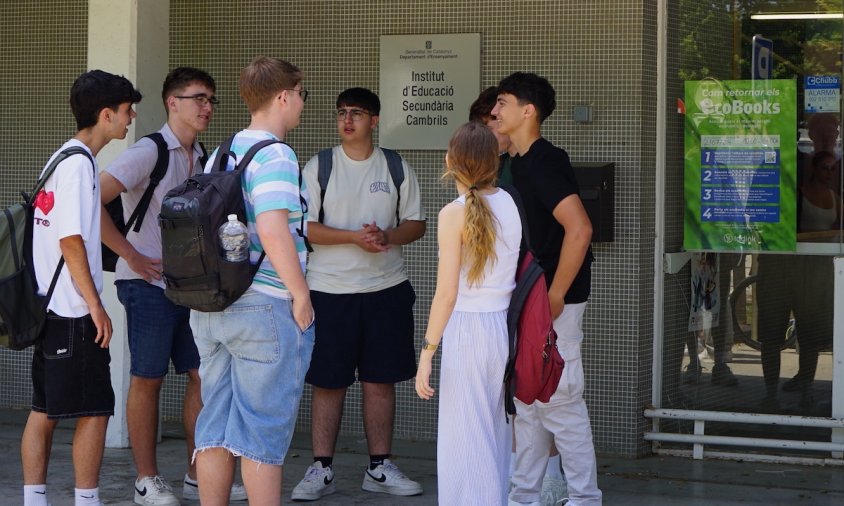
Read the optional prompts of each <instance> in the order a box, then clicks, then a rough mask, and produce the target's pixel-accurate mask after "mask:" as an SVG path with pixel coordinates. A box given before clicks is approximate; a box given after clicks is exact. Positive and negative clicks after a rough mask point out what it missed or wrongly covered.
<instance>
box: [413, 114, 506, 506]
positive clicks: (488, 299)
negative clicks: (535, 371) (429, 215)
mask: <svg viewBox="0 0 844 506" xmlns="http://www.w3.org/2000/svg"><path fill="white" fill-rule="evenodd" d="M445 163H446V171H445V174H444V177H447V178H452V179H453V180H454V183H455V186H456V188H457V193H458V194H459V196H458V198H457V199H455V200H454V201H453V202H451V203H449V204H448V205H446V206H445V207H443V208H442V210H441V211H440V214H439V225H438V230H437V240H438V243H439V264H438V267H437V288H436V291H435V293H434V299H433V302H432V304H431V313H430V316H429V318H428V328H427V331H426V333H425V346H424V347H423V349H422V352H421V354H420V357H419V367H418V369H417V372H416V393H417V394H418V395H419V397H421V398H423V399H431V398H432V397H433V395H434V389H433V388H431V385H430V375H431V370H432V358H433V356H434V353H435V352H436V350H437V348H438V346H439V344H440V342H441V341H442V344H443V355H442V360H441V362H440V387H439V390H440V403H439V428H438V434H437V480H438V494H439V503H440V504H460V505H473V504H479V505H480V504H483V505H490V504H492V505H495V504H501V505H505V504H507V491H508V490H507V489H508V482H509V480H508V472H509V461H510V441H511V440H510V427H509V425H508V424H507V415H506V413H505V411H504V382H503V377H504V367H505V364H506V362H507V354H508V337H507V308H508V306H509V304H510V296H511V295H512V292H513V288H514V287H515V285H516V281H515V279H516V265H517V262H518V257H519V244H520V242H521V238H522V226H521V221H520V218H519V212H518V209H517V208H516V205H515V203H514V202H513V199H512V197H510V195H509V194H508V193H507V192H506V191H504V190H501V189H499V188H496V187H495V179H496V174H497V171H498V142H497V141H496V139H495V136H494V135H493V134H492V133H491V132H490V131H489V130H488V129H487V128H486V127H485V126H484V125H483V124H481V123H475V122H470V123H466V124H464V125H462V126H461V127H460V128H458V129H457V131H456V132H455V133H454V135H453V136H452V138H451V141H450V142H449V145H448V153H447V154H446V158H445ZM478 477H483V478H484V479H478Z"/></svg>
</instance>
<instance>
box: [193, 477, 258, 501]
mask: <svg viewBox="0 0 844 506" xmlns="http://www.w3.org/2000/svg"><path fill="white" fill-rule="evenodd" d="M182 497H183V498H185V499H188V500H190V501H198V500H199V484H198V483H197V482H196V480H192V479H190V476H188V475H187V474H185V480H184V484H183V485H182ZM245 500H246V489H245V488H243V485H241V484H240V483H232V491H231V493H229V501H245Z"/></svg>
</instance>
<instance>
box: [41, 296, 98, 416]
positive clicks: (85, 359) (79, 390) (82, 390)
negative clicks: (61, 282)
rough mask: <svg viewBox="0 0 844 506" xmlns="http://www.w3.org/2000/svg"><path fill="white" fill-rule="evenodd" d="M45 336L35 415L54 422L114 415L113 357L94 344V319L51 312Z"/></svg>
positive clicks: (42, 346) (45, 328)
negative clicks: (111, 366)
mask: <svg viewBox="0 0 844 506" xmlns="http://www.w3.org/2000/svg"><path fill="white" fill-rule="evenodd" d="M42 337H43V339H42V340H41V341H40V342H39V343H38V344H36V345H35V351H34V353H33V354H32V410H33V411H37V412H39V413H46V414H47V418H50V419H59V418H80V417H86V416H111V415H113V414H114V390H112V388H111V373H110V371H109V362H111V355H110V354H109V352H108V348H100V345H99V344H97V343H95V342H94V339H95V338H96V337H97V327H95V326H94V321H93V320H92V319H91V315H87V316H83V317H80V318H64V317H61V316H58V315H56V314H55V313H52V312H51V313H48V314H47V321H46V323H45V324H44V330H43V331H42Z"/></svg>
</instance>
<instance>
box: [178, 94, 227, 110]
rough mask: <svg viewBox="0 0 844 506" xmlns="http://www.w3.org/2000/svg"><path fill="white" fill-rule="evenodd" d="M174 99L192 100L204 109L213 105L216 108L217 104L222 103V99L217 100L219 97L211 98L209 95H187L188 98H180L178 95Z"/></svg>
mask: <svg viewBox="0 0 844 506" xmlns="http://www.w3.org/2000/svg"><path fill="white" fill-rule="evenodd" d="M173 98H179V99H191V100H194V101H196V103H197V104H199V105H200V106H202V107H205V106H206V105H208V104H211V105H212V106H214V105H217V104H219V103H220V99H219V98H217V97H215V96H213V95H212V96H210V97H209V96H208V95H205V94H200V95H187V96H181V97H180V96H178V95H174V96H173Z"/></svg>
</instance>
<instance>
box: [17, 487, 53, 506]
mask: <svg viewBox="0 0 844 506" xmlns="http://www.w3.org/2000/svg"><path fill="white" fill-rule="evenodd" d="M23 504H24V506H47V505H48V504H49V503H48V502H47V484H46V483H45V484H41V485H24V486H23Z"/></svg>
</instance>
